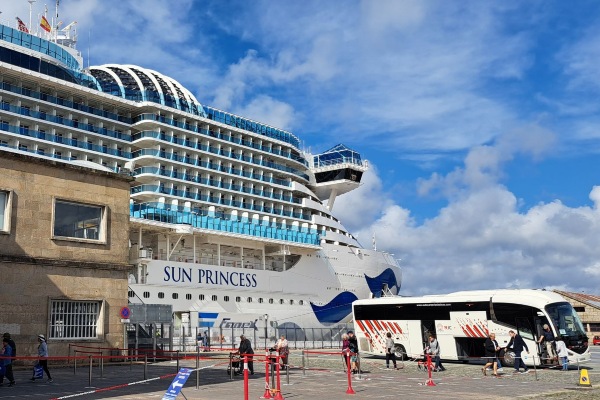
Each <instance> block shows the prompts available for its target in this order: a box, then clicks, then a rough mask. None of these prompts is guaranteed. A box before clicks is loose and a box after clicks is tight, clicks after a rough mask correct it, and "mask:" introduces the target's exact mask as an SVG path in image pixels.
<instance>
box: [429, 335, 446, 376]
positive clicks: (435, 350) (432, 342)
mask: <svg viewBox="0 0 600 400" xmlns="http://www.w3.org/2000/svg"><path fill="white" fill-rule="evenodd" d="M429 354H431V356H432V357H433V361H434V363H435V364H434V366H433V370H434V371H436V372H441V371H445V370H446V368H444V366H443V365H442V360H441V358H440V344H439V342H438V341H437V339H436V338H435V336H433V335H431V334H430V335H429Z"/></svg>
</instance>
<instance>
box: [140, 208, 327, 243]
mask: <svg viewBox="0 0 600 400" xmlns="http://www.w3.org/2000/svg"><path fill="white" fill-rule="evenodd" d="M130 216H131V217H132V218H140V219H146V220H151V221H158V222H162V223H167V224H184V225H189V226H191V227H192V228H198V229H208V230H213V231H219V232H223V233H230V234H236V235H245V236H251V237H255V238H265V239H269V240H278V241H284V242H293V243H297V244H306V245H313V246H318V245H319V244H320V242H321V235H320V234H319V233H318V231H317V230H316V229H315V228H309V227H304V226H301V227H299V226H297V225H291V226H288V225H284V224H279V223H277V224H276V223H272V224H268V223H260V221H259V220H255V219H247V218H240V219H234V218H220V217H219V216H217V215H214V216H212V215H202V214H198V213H196V212H193V211H192V210H191V209H189V208H186V207H180V206H173V205H171V206H167V205H165V204H164V203H160V202H158V203H142V204H131V205H130Z"/></svg>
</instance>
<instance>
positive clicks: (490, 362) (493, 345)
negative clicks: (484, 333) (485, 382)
mask: <svg viewBox="0 0 600 400" xmlns="http://www.w3.org/2000/svg"><path fill="white" fill-rule="evenodd" d="M484 347H485V358H486V359H487V362H486V364H485V365H484V366H483V368H481V370H482V371H483V375H487V373H486V372H485V371H486V368H487V367H489V366H492V368H493V369H492V371H493V372H492V375H494V376H498V352H499V351H500V346H498V342H497V341H496V334H495V333H490V336H489V337H488V338H487V339H486V340H485V343H484Z"/></svg>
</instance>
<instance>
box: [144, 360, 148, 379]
mask: <svg viewBox="0 0 600 400" xmlns="http://www.w3.org/2000/svg"><path fill="white" fill-rule="evenodd" d="M147 375H148V354H144V380H146V376H147Z"/></svg>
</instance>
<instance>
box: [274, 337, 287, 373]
mask: <svg viewBox="0 0 600 400" xmlns="http://www.w3.org/2000/svg"><path fill="white" fill-rule="evenodd" d="M275 348H276V349H277V351H278V352H279V356H280V357H281V358H280V360H281V365H282V366H283V367H285V366H286V365H287V363H288V355H289V354H290V348H289V344H288V341H287V339H286V338H285V335H281V338H279V340H278V341H277V344H276V345H275Z"/></svg>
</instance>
